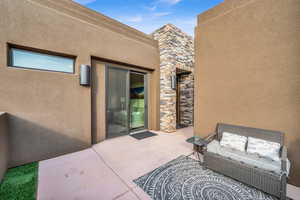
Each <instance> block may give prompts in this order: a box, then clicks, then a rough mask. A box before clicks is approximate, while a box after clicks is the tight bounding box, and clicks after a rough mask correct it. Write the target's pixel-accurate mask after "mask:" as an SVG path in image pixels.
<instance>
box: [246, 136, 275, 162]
mask: <svg viewBox="0 0 300 200" xmlns="http://www.w3.org/2000/svg"><path fill="white" fill-rule="evenodd" d="M279 151H280V144H279V143H276V142H270V141H267V140H262V139H258V138H253V137H249V138H248V146H247V153H253V154H258V155H259V156H261V157H264V158H269V159H271V160H273V161H279V160H280V158H279Z"/></svg>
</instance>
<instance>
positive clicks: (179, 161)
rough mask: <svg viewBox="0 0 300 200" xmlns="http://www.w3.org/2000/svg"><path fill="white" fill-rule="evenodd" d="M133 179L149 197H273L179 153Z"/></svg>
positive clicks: (237, 199)
mask: <svg viewBox="0 0 300 200" xmlns="http://www.w3.org/2000/svg"><path fill="white" fill-rule="evenodd" d="M133 182H134V183H135V184H137V185H138V186H139V187H140V188H141V189H143V190H144V191H145V192H146V193H147V194H148V195H149V196H150V197H151V198H152V199H153V200H162V199H173V200H193V199H197V200H221V199H223V200H224V199H226V200H254V199H255V200H277V198H276V197H273V196H271V195H268V194H266V193H264V192H262V191H260V190H257V189H255V188H253V187H250V186H248V185H245V184H243V183H241V182H238V181H236V180H234V179H231V178H229V177H226V176H223V175H221V174H218V173H216V172H213V171H211V170H209V169H205V170H204V169H203V168H202V166H201V165H199V162H198V161H196V160H194V159H192V158H189V157H186V156H180V157H178V158H176V159H175V160H172V161H170V162H168V163H166V164H164V165H162V166H161V167H159V168H157V169H155V170H153V171H152V172H149V173H147V174H146V175H144V176H141V177H139V178H137V179H135V180H134V181H133ZM288 199H289V198H287V200H288ZM289 200H290V199H289Z"/></svg>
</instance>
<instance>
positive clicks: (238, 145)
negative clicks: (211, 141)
mask: <svg viewBox="0 0 300 200" xmlns="http://www.w3.org/2000/svg"><path fill="white" fill-rule="evenodd" d="M246 143H247V137H245V136H241V135H237V134H234V133H229V132H224V133H223V136H222V139H221V141H220V145H221V146H223V147H228V148H231V149H234V150H238V151H243V152H244V151H245V147H246Z"/></svg>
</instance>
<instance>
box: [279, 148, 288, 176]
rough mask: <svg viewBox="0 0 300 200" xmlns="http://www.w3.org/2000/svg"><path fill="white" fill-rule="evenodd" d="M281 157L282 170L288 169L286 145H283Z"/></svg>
mask: <svg viewBox="0 0 300 200" xmlns="http://www.w3.org/2000/svg"><path fill="white" fill-rule="evenodd" d="M280 159H281V170H282V171H285V172H286V171H287V168H286V164H287V148H286V146H282V147H281V156H280Z"/></svg>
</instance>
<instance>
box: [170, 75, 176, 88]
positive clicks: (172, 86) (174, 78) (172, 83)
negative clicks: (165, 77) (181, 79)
mask: <svg viewBox="0 0 300 200" xmlns="http://www.w3.org/2000/svg"><path fill="white" fill-rule="evenodd" d="M171 89H172V90H176V75H172V76H171Z"/></svg>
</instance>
